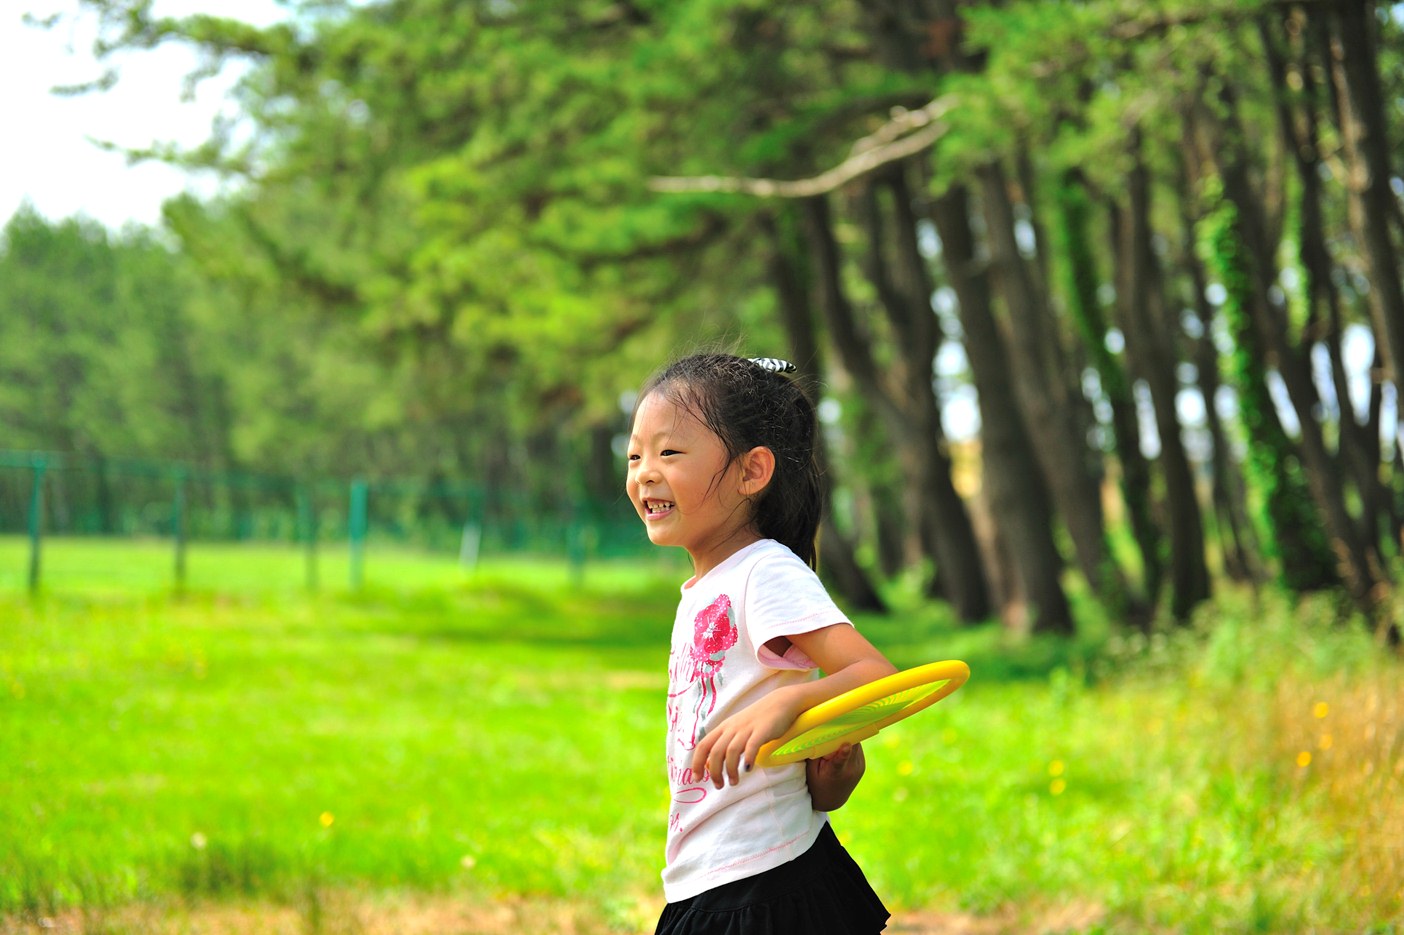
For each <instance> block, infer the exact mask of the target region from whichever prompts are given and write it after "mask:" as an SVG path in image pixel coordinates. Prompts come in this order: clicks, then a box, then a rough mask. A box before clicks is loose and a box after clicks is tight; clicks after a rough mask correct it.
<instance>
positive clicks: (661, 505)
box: [643, 500, 673, 516]
mask: <svg viewBox="0 0 1404 935" xmlns="http://www.w3.org/2000/svg"><path fill="white" fill-rule="evenodd" d="M643 508H644V513H645V514H646V515H648V516H661V515H662V514H664V513H667V512H668V511H669V510H671V509H672V508H673V501H671V500H645V501H644V502H643Z"/></svg>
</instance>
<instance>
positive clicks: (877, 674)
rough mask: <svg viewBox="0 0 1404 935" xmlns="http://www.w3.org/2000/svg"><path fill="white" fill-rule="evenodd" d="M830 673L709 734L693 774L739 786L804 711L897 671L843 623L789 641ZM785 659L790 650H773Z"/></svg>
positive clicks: (778, 693)
mask: <svg viewBox="0 0 1404 935" xmlns="http://www.w3.org/2000/svg"><path fill="white" fill-rule="evenodd" d="M789 642H790V643H792V644H793V645H795V646H798V647H799V648H800V651H801V652H803V653H804V654H805V655H806V656H808V657H809V658H810V659H812V660H814V662H815V663H816V664H817V665H818V666H819V668H820V669H822V670H823V671H824V672H826V673H828V674H827V675H825V676H824V677H823V678H820V679H812V680H810V681H807V682H799V683H796V684H794V685H786V686H784V687H783V688H777V689H776V690H775V691H773V692H771V693H770V694H769V695H766V696H765V697H764V698H762V699H760V700H759V701H757V702H755V703H754V704H752V705H749V706H748V707H746V708H745V709H743V710H741V711H738V712H737V713H736V714H733V715H732V716H731V717H729V718H727V719H726V720H724V721H722V722H721V723H720V724H718V725H717V726H716V727H714V728H712V729H711V730H709V731H707V734H706V736H705V737H703V738H702V740H701V741H699V742H698V744H697V749H696V750H694V751H693V755H692V773H693V775H694V776H701V775H703V771H704V770H706V771H708V772H710V773H711V775H712V784H713V785H714V786H716V787H717V788H718V789H720V788H721V787H722V786H723V785H724V784H725V783H726V782H727V781H728V780H729V781H730V782H731V783H732V784H735V783H736V782H738V781H739V780H740V771H741V770H742V769H744V770H746V771H747V772H749V771H750V770H751V768H752V767H753V766H754V765H755V762H756V755H757V754H758V753H759V752H760V748H761V747H762V746H763V745H765V744H766V743H769V742H770V741H772V740H774V739H775V738H777V737H779V736H780V735H782V734H784V733H785V731H787V730H789V728H790V725H791V724H793V723H794V722H795V718H797V717H799V714H800V712H801V711H805V710H807V709H809V708H812V707H814V706H815V705H817V704H819V703H820V702H823V701H828V700H829V699H830V698H833V697H835V696H837V695H841V694H843V693H844V692H846V691H849V690H850V689H854V688H857V687H858V686H860V685H866V684H868V683H869V682H872V681H876V680H877V679H880V678H882V677H883V676H887V675H891V674H892V673H894V672H896V671H897V668H896V666H894V665H893V664H892V663H890V662H888V661H887V657H886V656H884V655H883V654H882V653H880V652H878V650H877V648H876V647H874V646H873V644H872V643H869V642H868V640H867V639H866V638H865V637H864V636H863V635H862V634H861V633H859V632H858V631H857V630H855V629H854V628H853V627H852V626H850V625H848V624H846V623H842V624H835V625H833V626H828V627H823V628H822V629H819V630H814V631H811V632H809V633H799V634H796V635H794V636H792V637H790V640H789ZM771 648H772V649H773V650H775V651H776V652H777V653H780V654H783V653H784V651H785V650H786V649H787V648H788V646H784V645H782V646H778V647H777V646H771Z"/></svg>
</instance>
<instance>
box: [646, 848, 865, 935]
mask: <svg viewBox="0 0 1404 935" xmlns="http://www.w3.org/2000/svg"><path fill="white" fill-rule="evenodd" d="M890 915H891V913H889V912H888V911H887V907H886V906H884V905H883V904H882V900H880V899H879V898H878V895H877V894H876V893H874V892H873V888H872V887H871V886H869V885H868V880H867V878H866V877H865V876H863V871H862V870H861V869H859V867H858V864H857V863H856V862H855V861H854V860H853V858H852V857H850V856H849V854H848V851H846V850H844V847H843V845H842V844H840V843H839V840H838V837H837V836H836V835H835V834H834V831H833V829H832V828H830V827H829V825H828V823H827V822H826V823H825V824H824V828H823V830H821V831H820V832H819V837H818V839H817V840H816V841H815V842H814V845H813V846H812V847H811V848H810V849H809V850H807V851H805V852H804V853H803V854H801V855H800V856H799V857H796V858H795V859H794V860H792V861H790V862H789V863H787V864H781V865H780V866H778V867H776V868H775V869H773V870H767V871H765V872H764V873H758V874H756V875H755V876H753V877H747V878H746V879H744V880H736V881H734V882H732V883H724V884H722V885H721V886H718V887H716V888H715V889H710V890H707V891H706V892H705V893H699V894H697V895H696V896H693V897H692V898H690V899H684V900H681V901H679V902H675V903H669V904H668V905H667V906H665V907H663V915H662V916H660V917H659V919H658V927H657V928H656V929H654V935H874V933H876V932H881V931H882V930H883V929H884V928H886V927H887V920H888V917H889V916H890Z"/></svg>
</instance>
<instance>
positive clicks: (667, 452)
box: [659, 448, 682, 458]
mask: <svg viewBox="0 0 1404 935" xmlns="http://www.w3.org/2000/svg"><path fill="white" fill-rule="evenodd" d="M659 454H661V455H662V456H663V457H665V458H666V457H668V455H678V454H682V452H681V451H674V450H673V449H672V448H664V449H663V450H662V451H660V452H659Z"/></svg>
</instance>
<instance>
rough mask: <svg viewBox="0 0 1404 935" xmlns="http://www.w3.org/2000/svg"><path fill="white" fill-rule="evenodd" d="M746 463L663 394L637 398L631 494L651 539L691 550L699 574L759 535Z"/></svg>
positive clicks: (631, 440)
mask: <svg viewBox="0 0 1404 935" xmlns="http://www.w3.org/2000/svg"><path fill="white" fill-rule="evenodd" d="M747 462H748V456H747V455H743V456H742V457H741V458H740V459H736V460H732V459H730V458H729V457H728V455H727V450H726V447H725V446H724V445H723V444H722V441H721V439H720V438H718V437H717V436H716V435H715V434H714V433H713V432H712V431H711V430H710V429H708V428H707V427H706V426H705V425H703V424H702V423H701V422H699V421H698V420H697V417H696V416H694V415H693V414H692V413H691V412H690V411H689V410H687V409H686V408H683V407H680V406H678V405H676V404H675V403H673V402H672V401H671V400H669V399H668V398H667V396H666V395H665V394H663V393H659V392H656V391H655V392H652V393H649V394H648V395H647V396H646V397H644V399H643V402H641V403H640V404H639V408H638V411H637V412H636V413H635V415H634V427H633V433H632V434H631V435H630V436H629V468H628V477H627V480H626V488H627V490H628V493H629V499H630V500H631V501H633V504H634V509H635V511H637V512H638V514H639V518H640V519H642V520H643V522H644V527H645V528H646V529H647V530H648V538H649V540H650V541H652V542H653V544H654V545H676V546H681V547H682V548H684V549H687V551H688V554H689V555H691V556H692V563H693V567H694V572H695V574H696V575H697V577H701V576H702V575H704V574H706V573H707V572H708V571H709V570H711V569H712V568H714V567H716V565H717V563H719V562H720V561H722V560H723V559H725V558H726V557H727V556H728V555H730V554H731V553H733V552H735V551H736V550H737V549H739V548H742V547H744V546H746V545H749V544H750V543H752V542H755V541H756V540H758V539H759V538H760V537H759V536H758V535H757V534H756V532H755V530H754V529H753V528H752V523H751V504H750V502H749V497H750V495H751V494H754V493H756V492H757V490H756V489H753V488H754V486H755V485H754V483H753V481H751V480H749V479H748V471H747ZM768 479H769V478H768V477H767V478H766V480H768ZM762 486H764V485H763V484H762Z"/></svg>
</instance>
